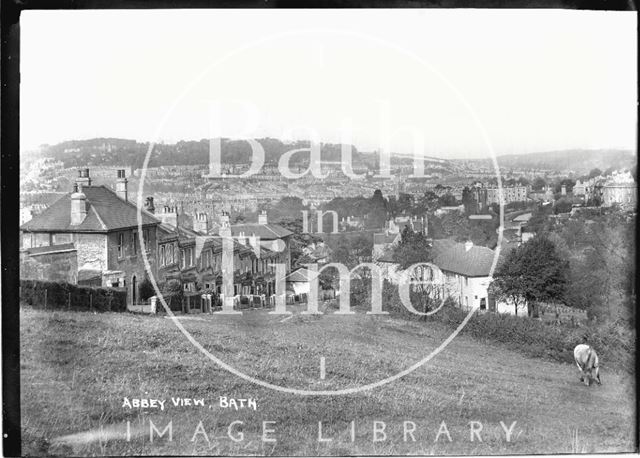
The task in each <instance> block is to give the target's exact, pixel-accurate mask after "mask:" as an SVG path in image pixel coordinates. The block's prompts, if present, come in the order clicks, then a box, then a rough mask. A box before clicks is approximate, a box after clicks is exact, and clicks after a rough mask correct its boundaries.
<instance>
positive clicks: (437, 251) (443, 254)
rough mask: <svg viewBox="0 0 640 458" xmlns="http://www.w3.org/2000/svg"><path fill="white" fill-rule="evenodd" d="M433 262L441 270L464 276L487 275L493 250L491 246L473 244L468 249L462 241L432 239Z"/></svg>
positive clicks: (491, 261) (493, 254) (493, 253)
mask: <svg viewBox="0 0 640 458" xmlns="http://www.w3.org/2000/svg"><path fill="white" fill-rule="evenodd" d="M433 250H434V259H433V263H434V264H435V265H436V266H438V267H439V268H440V269H441V270H444V271H447V272H453V273H456V274H459V275H464V276H465V277H487V276H489V274H490V272H491V265H492V264H493V258H494V256H495V252H494V251H493V250H492V249H491V248H487V247H483V246H477V245H473V246H472V247H471V249H469V251H467V250H466V248H465V244H464V243H456V242H453V241H451V240H446V239H444V240H434V241H433Z"/></svg>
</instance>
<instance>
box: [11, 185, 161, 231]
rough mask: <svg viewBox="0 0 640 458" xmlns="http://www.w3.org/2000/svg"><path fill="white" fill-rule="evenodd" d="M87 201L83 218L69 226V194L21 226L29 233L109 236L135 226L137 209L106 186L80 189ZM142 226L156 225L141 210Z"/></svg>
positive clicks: (151, 218)
mask: <svg viewBox="0 0 640 458" xmlns="http://www.w3.org/2000/svg"><path fill="white" fill-rule="evenodd" d="M82 192H83V194H84V195H85V196H86V197H87V200H86V202H87V216H86V218H85V219H84V220H83V221H82V223H80V224H78V225H71V193H69V194H66V195H64V196H62V197H61V198H60V199H58V200H57V201H55V202H54V203H53V204H51V205H50V206H49V207H47V208H46V209H45V210H44V211H43V212H42V213H40V214H39V215H37V216H35V217H34V218H33V219H31V220H30V221H27V222H26V223H24V224H23V225H22V226H21V227H20V229H21V230H23V231H29V232H109V231H115V230H119V229H128V228H132V227H137V226H138V208H137V207H136V206H135V205H134V204H133V203H131V202H127V201H124V200H122V199H121V198H120V197H119V196H118V195H117V194H116V193H115V192H114V191H112V190H111V189H109V188H107V187H106V186H83V187H82ZM141 216H142V225H143V226H145V225H150V224H159V221H158V220H157V219H155V218H154V217H153V216H152V215H151V214H149V213H147V212H146V211H144V210H141Z"/></svg>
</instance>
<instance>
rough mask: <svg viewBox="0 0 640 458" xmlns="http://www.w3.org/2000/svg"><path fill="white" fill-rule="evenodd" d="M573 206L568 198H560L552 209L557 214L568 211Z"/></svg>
mask: <svg viewBox="0 0 640 458" xmlns="http://www.w3.org/2000/svg"><path fill="white" fill-rule="evenodd" d="M572 208H573V204H572V203H571V201H570V200H569V199H565V198H561V199H560V200H558V201H557V202H556V204H555V205H554V206H553V211H554V212H555V214H556V215H557V214H558V213H569V212H570V211H571V209H572Z"/></svg>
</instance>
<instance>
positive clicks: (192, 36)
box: [20, 9, 637, 158]
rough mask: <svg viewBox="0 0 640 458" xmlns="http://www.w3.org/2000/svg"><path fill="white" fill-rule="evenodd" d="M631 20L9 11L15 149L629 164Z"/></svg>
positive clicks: (633, 96)
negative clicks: (295, 146) (284, 148)
mask: <svg viewBox="0 0 640 458" xmlns="http://www.w3.org/2000/svg"><path fill="white" fill-rule="evenodd" d="M636 39H637V19H636V14H635V13H634V12H602V11H601V12H595V11H565V10H527V11H524V10H419V9H411V10H382V9H377V10H314V11H309V10H271V9H269V10H266V9H265V10H171V11H167V10H147V11H141V10H137V11H136V10H109V11H95V10H94V11H25V12H23V13H22V17H21V63H20V71H21V88H20V98H21V100H20V124H21V126H20V129H21V131H20V139H21V149H22V150H23V151H24V150H27V149H31V148H35V147H37V146H38V145H41V144H45V143H48V144H55V143H58V142H61V141H64V140H71V139H86V138H94V137H119V138H129V139H136V140H139V141H165V142H175V141H177V140H199V139H202V138H211V137H216V136H224V137H232V138H260V137H265V136H269V137H274V138H281V139H285V140H286V139H311V140H314V141H317V142H331V143H339V142H349V143H352V144H355V145H356V147H357V148H358V149H359V150H361V151H373V150H388V151H393V152H397V153H404V154H415V153H416V152H417V153H418V154H424V155H430V156H438V157H450V158H479V157H489V156H490V155H491V154H493V153H495V154H519V153H527V152H536V151H551V150H560V149H573V148H598V149H600V148H625V149H635V144H636V134H637V114H636V110H637V89H636V87H637V43H636V42H637V40H636Z"/></svg>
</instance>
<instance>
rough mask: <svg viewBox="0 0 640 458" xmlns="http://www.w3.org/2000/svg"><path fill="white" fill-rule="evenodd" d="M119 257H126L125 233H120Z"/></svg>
mask: <svg viewBox="0 0 640 458" xmlns="http://www.w3.org/2000/svg"><path fill="white" fill-rule="evenodd" d="M118 257H119V258H124V233H122V232H121V233H119V234H118Z"/></svg>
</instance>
